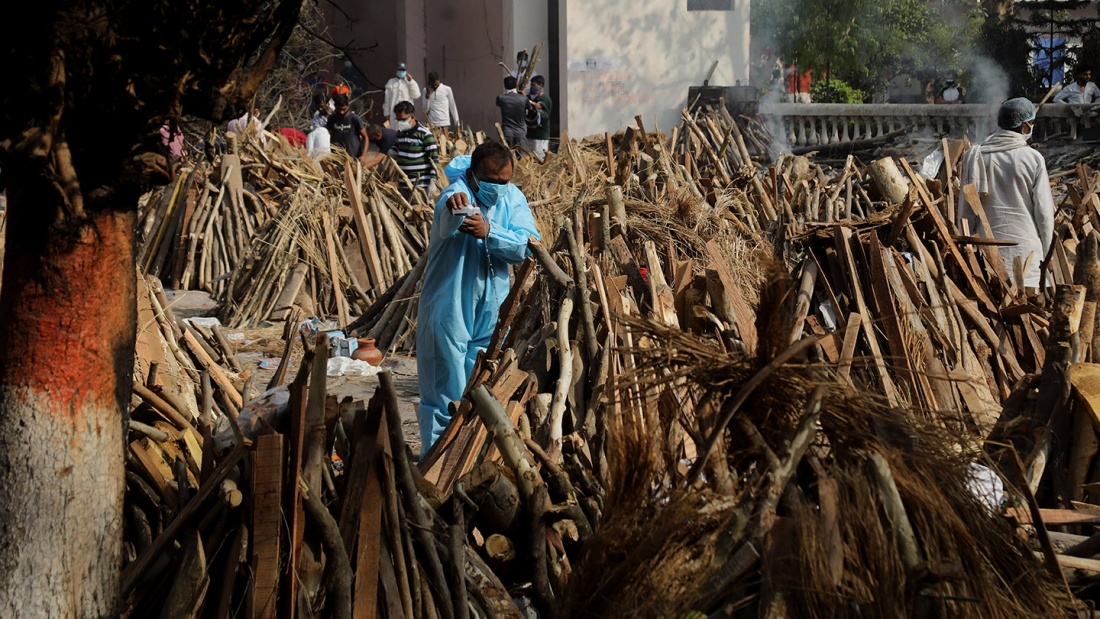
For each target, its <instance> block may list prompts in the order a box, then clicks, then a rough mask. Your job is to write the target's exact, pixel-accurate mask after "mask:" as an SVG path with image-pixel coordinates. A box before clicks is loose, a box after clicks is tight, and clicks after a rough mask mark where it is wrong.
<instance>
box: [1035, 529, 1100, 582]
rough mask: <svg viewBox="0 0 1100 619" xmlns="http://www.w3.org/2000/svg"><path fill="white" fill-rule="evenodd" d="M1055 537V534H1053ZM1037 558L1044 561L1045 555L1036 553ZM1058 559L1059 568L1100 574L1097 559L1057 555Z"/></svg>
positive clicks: (1099, 565) (1099, 564)
mask: <svg viewBox="0 0 1100 619" xmlns="http://www.w3.org/2000/svg"><path fill="white" fill-rule="evenodd" d="M1051 535H1053V533H1051ZM1034 554H1035V558H1037V559H1040V560H1042V559H1043V553H1041V552H1039V551H1037V550H1036V551H1034ZM1055 556H1056V558H1057V559H1058V566H1059V567H1063V568H1067V569H1071V570H1084V571H1086V572H1100V561H1097V560H1096V559H1084V558H1081V557H1071V556H1069V555H1055Z"/></svg>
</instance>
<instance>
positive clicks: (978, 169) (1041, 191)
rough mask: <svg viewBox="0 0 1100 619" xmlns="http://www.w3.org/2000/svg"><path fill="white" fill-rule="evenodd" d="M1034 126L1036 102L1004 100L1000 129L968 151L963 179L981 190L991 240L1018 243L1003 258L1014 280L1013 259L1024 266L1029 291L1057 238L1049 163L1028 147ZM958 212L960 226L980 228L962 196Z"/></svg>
mask: <svg viewBox="0 0 1100 619" xmlns="http://www.w3.org/2000/svg"><path fill="white" fill-rule="evenodd" d="M1034 124H1035V104H1033V103H1032V102H1031V101H1029V100H1027V99H1025V98H1023V97H1019V98H1016V99H1009V100H1008V101H1005V102H1004V103H1003V104H1001V108H1000V110H999V111H998V113H997V126H998V127H1000V129H999V130H998V131H996V132H994V133H993V134H992V135H990V136H989V137H988V138H986V139H985V141H983V142H982V143H980V144H977V145H975V146H973V147H971V148H970V150H968V151H967V152H966V155H965V156H964V157H963V163H962V176H961V178H960V181H961V183H962V186H963V187H966V186H967V185H974V186H975V188H976V189H977V190H978V196H979V198H980V199H981V202H982V208H983V210H985V214H986V217H987V219H988V220H989V227H990V230H991V232H992V234H993V238H995V239H997V240H1000V241H1013V242H1015V243H1016V245H1012V246H1004V247H1000V248H999V250H1000V253H1001V257H1002V258H1004V261H1005V269H1006V270H1007V271H1008V273H1009V276H1010V277H1012V278H1013V279H1015V275H1013V274H1014V273H1015V271H1016V269H1015V267H1014V264H1013V263H1014V261H1015V259H1016V258H1019V259H1020V260H1021V261H1022V262H1023V264H1024V265H1026V267H1027V268H1025V269H1024V272H1023V279H1024V281H1023V282H1022V284H1023V285H1024V286H1026V287H1029V288H1037V287H1038V286H1039V280H1040V269H1039V263H1040V262H1041V261H1042V260H1043V259H1044V258H1045V256H1046V254H1047V251H1048V250H1049V249H1050V244H1051V241H1052V238H1053V236H1054V199H1053V198H1052V197H1051V192H1050V178H1049V177H1048V175H1047V166H1046V162H1045V161H1044V160H1043V156H1042V155H1041V154H1039V151H1037V150H1035V149H1034V148H1030V147H1028V144H1027V143H1028V140H1030V138H1031V135H1032V130H1033V128H1034ZM957 212H958V218H959V223H960V227H961V223H962V221H964V220H965V221H966V222H967V223H968V224H969V226H970V230H971V233H976V232H979V231H981V230H982V227H981V221H980V219H979V218H978V217H977V215H976V214H975V213H974V210H973V209H972V208H971V206H970V203H969V202H967V201H966V198H965V196H964V195H963V194H962V193H960V195H959V203H958V210H957ZM1016 283H1017V284H1021V282H1016Z"/></svg>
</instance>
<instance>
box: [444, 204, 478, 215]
mask: <svg viewBox="0 0 1100 619" xmlns="http://www.w3.org/2000/svg"><path fill="white" fill-rule="evenodd" d="M480 212H481V210H480V209H478V208H477V205H475V204H467V205H466V206H464V207H462V208H460V209H458V210H455V211H451V213H452V214H454V215H462V216H463V217H467V216H469V215H477V214H478V213H480Z"/></svg>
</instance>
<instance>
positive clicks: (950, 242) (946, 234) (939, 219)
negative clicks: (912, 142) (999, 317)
mask: <svg viewBox="0 0 1100 619" xmlns="http://www.w3.org/2000/svg"><path fill="white" fill-rule="evenodd" d="M900 161H901V166H902V167H903V168H905V173H906V174H908V175H909V180H911V181H912V182H913V185H914V186H915V187H916V188H917V194H918V195H919V196H920V198H921V200H923V201H924V204H925V205H926V206H927V207H928V214H929V215H931V216H932V225H933V226H934V227H935V229H936V234H937V235H939V237H940V243H941V244H942V246H943V247H944V249H946V251H947V254H948V255H949V256H951V258H952V259H953V260H954V261H955V264H956V266H958V267H959V270H960V271H961V272H962V274H963V277H964V278H965V279H966V283H967V286H968V287H969V288H970V290H971V292H973V293H974V296H975V297H977V299H978V300H979V301H981V302H982V303H983V304H984V305H985V306H986V309H988V310H989V311H990V313H994V312H996V311H997V307H996V305H994V303H993V300H992V299H990V298H989V295H988V294H986V291H985V289H984V288H982V287H981V286H980V285H979V284H978V282H977V280H976V279H975V277H974V273H972V272H971V271H970V267H969V266H968V265H967V262H966V259H965V258H963V255H962V252H960V251H959V246H958V245H956V244H955V239H954V235H952V234H951V229H950V228H948V226H947V223H946V222H944V220H943V214H942V213H940V210H939V209H938V208H937V207H936V204H935V201H934V200H932V197H931V196H929V195H928V190H927V188H926V187H925V186H924V182H923V181H922V180H921V179H920V177H919V176H917V174H916V173H915V172H913V168H912V167H910V165H909V162H908V161H906V160H905V158H902V159H901V160H900Z"/></svg>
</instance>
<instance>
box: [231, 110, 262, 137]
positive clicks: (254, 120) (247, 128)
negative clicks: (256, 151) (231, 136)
mask: <svg viewBox="0 0 1100 619" xmlns="http://www.w3.org/2000/svg"><path fill="white" fill-rule="evenodd" d="M225 130H226V131H229V132H232V133H235V134H237V137H238V139H240V140H241V143H243V140H244V136H245V133H250V134H251V135H252V137H256V138H258V139H259V140H260V144H265V145H266V144H267V137H266V136H264V127H263V124H262V123H260V119H259V117H257V116H253V115H251V114H249V113H247V112H246V113H245V115H244V116H241V117H240V118H234V119H233V120H231V121H229V124H228V125H227V126H226V128H225Z"/></svg>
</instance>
